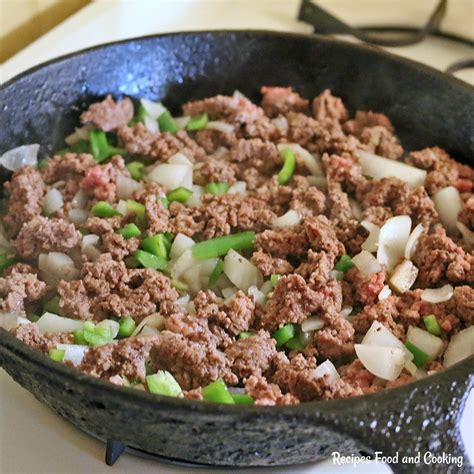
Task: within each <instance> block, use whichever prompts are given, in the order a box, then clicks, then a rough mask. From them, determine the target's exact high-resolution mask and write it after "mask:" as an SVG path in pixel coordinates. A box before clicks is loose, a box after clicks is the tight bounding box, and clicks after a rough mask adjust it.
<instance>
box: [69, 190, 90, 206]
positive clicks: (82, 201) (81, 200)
mask: <svg viewBox="0 0 474 474" xmlns="http://www.w3.org/2000/svg"><path fill="white" fill-rule="evenodd" d="M87 201H88V198H87V194H86V193H85V192H84V190H83V189H80V190H79V191H77V193H76V194H74V197H73V198H72V200H71V207H72V208H73V209H84V208H85V207H86V204H87Z"/></svg>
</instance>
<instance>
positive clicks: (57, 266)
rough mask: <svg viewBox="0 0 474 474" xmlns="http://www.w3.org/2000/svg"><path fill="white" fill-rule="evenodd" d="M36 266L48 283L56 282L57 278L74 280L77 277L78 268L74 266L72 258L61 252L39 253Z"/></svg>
mask: <svg viewBox="0 0 474 474" xmlns="http://www.w3.org/2000/svg"><path fill="white" fill-rule="evenodd" d="M38 268H39V269H40V271H41V275H42V277H43V279H44V280H45V281H46V282H47V283H49V284H54V283H57V282H58V281H59V280H68V281H69V280H74V279H76V278H78V277H79V270H77V268H76V267H75V266H74V261H73V260H72V258H71V257H69V256H68V255H66V254H65V253H61V252H50V253H48V254H44V253H43V254H40V255H39V258H38Z"/></svg>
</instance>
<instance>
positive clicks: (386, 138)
mask: <svg viewBox="0 0 474 474" xmlns="http://www.w3.org/2000/svg"><path fill="white" fill-rule="evenodd" d="M359 139H360V141H361V143H362V144H365V145H369V146H370V151H372V152H373V153H375V154H377V155H380V156H383V157H385V158H390V159H392V160H396V159H398V158H400V157H401V156H402V155H403V148H402V146H401V145H400V142H399V140H398V138H397V137H396V136H395V135H393V133H392V132H391V131H390V130H388V129H387V128H386V127H383V126H381V125H377V126H375V127H366V128H364V129H363V130H362V132H361V134H360V136H359Z"/></svg>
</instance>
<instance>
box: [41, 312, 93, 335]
mask: <svg viewBox="0 0 474 474" xmlns="http://www.w3.org/2000/svg"><path fill="white" fill-rule="evenodd" d="M36 324H37V325H38V329H39V332H40V334H46V333H49V334H60V333H62V332H74V331H76V330H77V329H82V326H83V325H84V321H79V320H77V319H70V318H63V317H62V316H58V315H57V314H53V313H44V314H43V316H41V317H40V318H39V319H38V321H36Z"/></svg>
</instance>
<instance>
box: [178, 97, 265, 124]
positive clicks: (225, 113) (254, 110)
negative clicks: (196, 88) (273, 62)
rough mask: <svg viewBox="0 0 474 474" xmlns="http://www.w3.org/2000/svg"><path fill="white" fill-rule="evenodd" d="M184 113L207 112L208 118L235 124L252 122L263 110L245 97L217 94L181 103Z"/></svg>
mask: <svg viewBox="0 0 474 474" xmlns="http://www.w3.org/2000/svg"><path fill="white" fill-rule="evenodd" d="M183 112H184V115H190V116H191V117H195V116H196V115H202V114H203V113H207V115H208V117H209V119H210V120H223V121H226V122H231V123H232V122H233V123H237V124H241V123H248V122H254V121H255V120H257V119H259V118H261V117H262V116H263V110H262V109H261V108H260V107H257V106H256V105H255V104H253V103H252V102H251V101H250V100H248V99H247V98H246V97H243V96H239V95H233V96H230V97H229V96H223V95H217V96H215V97H210V98H207V99H204V100H196V101H194V102H188V103H186V104H184V105H183Z"/></svg>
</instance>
